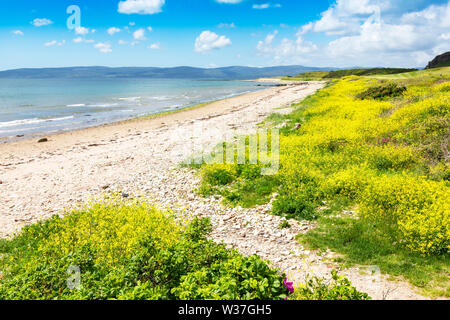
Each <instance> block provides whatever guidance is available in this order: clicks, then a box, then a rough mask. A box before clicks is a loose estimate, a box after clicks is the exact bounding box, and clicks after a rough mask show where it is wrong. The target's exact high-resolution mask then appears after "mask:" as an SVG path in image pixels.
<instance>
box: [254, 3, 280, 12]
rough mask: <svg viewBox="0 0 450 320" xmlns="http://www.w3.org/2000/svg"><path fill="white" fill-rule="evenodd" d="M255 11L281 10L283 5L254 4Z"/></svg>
mask: <svg viewBox="0 0 450 320" xmlns="http://www.w3.org/2000/svg"><path fill="white" fill-rule="evenodd" d="M252 8H253V9H257V10H263V9H269V8H281V4H270V3H262V4H254V5H253V6H252Z"/></svg>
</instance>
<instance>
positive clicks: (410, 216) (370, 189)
mask: <svg viewBox="0 0 450 320" xmlns="http://www.w3.org/2000/svg"><path fill="white" fill-rule="evenodd" d="M449 70H450V68H444V69H433V70H430V71H428V70H426V71H416V72H413V74H415V75H416V76H409V74H408V73H405V74H400V75H389V76H386V77H390V78H392V79H389V80H387V79H379V77H378V76H376V77H356V76H350V77H345V78H343V79H341V80H335V81H333V82H330V83H329V85H328V86H327V87H326V88H325V89H323V90H321V91H320V92H318V93H317V94H315V95H314V96H311V97H308V98H307V99H305V100H304V101H303V102H301V103H300V104H298V105H296V106H295V110H294V111H293V112H292V113H291V114H289V115H286V116H273V117H270V121H267V122H266V125H267V124H269V125H272V126H275V125H276V126H282V128H281V130H280V131H281V132H280V170H279V171H278V173H277V174H276V175H274V176H269V177H267V176H262V175H261V174H259V173H258V171H257V168H258V166H257V165H249V164H246V165H226V170H227V171H228V172H230V175H229V179H227V181H226V184H225V185H222V186H217V185H214V184H213V183H211V180H208V179H203V183H202V187H201V190H202V191H205V190H206V191H208V194H218V195H221V196H223V198H224V201H225V202H227V203H231V204H235V205H237V204H239V205H244V206H251V205H255V204H260V203H266V202H268V201H269V200H270V199H271V198H272V195H273V194H274V193H276V194H277V196H276V199H275V201H274V202H273V213H274V214H277V215H280V216H285V217H288V218H296V219H317V221H318V228H317V229H316V230H315V231H313V232H312V233H310V234H309V235H307V236H305V237H302V238H301V240H302V241H303V242H309V243H310V244H311V245H312V246H314V247H316V248H320V249H323V250H326V249H327V248H331V249H333V250H335V251H337V252H339V253H342V254H343V255H344V258H343V260H344V261H347V262H352V263H361V264H370V265H378V266H379V267H380V269H381V271H382V272H384V273H389V274H392V275H394V276H402V277H404V278H406V279H408V280H409V281H411V283H413V284H415V285H417V286H419V287H421V288H423V289H424V290H425V291H426V292H428V293H429V294H431V295H444V296H449V283H448V272H449V250H450V207H449V204H450V201H449V199H450V182H449V177H450V169H449V156H448V143H449V137H450V112H449V111H450V81H448V80H450V79H449V74H450V72H449ZM404 75H406V76H404ZM294 128H295V129H294ZM213 168H214V165H203V166H202V169H201V172H202V174H203V175H204V176H205V172H209V174H212V175H215V174H216V173H215V172H214V170H213ZM210 170H213V171H210ZM247 171H250V172H252V174H251V175H249V177H245V176H244V175H242V174H241V173H242V172H247ZM247 190H250V191H251V192H250V193H251V194H252V196H251V199H250V200H251V201H249V198H248V197H247V195H246V194H247ZM324 204H326V205H324ZM345 208H352V210H354V211H356V214H355V215H354V217H353V218H345V219H344V218H340V217H339V215H340V214H341V211H342V210H343V209H345ZM446 279H447V280H446Z"/></svg>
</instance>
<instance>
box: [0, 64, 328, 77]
mask: <svg viewBox="0 0 450 320" xmlns="http://www.w3.org/2000/svg"><path fill="white" fill-rule="evenodd" d="M330 70H334V69H332V68H314V67H304V66H295V65H294V66H278V67H267V68H253V67H239V66H234V67H224V68H211V69H209V68H208V69H205V68H194V67H174V68H154V67H149V68H147V67H122V68H109V67H68V68H39V69H15V70H7V71H1V72H0V78H22V79H42V78H44V79H45V78H159V79H204V80H246V79H255V78H261V77H277V76H293V75H296V74H299V73H303V72H311V71H330Z"/></svg>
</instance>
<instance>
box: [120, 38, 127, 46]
mask: <svg viewBox="0 0 450 320" xmlns="http://www.w3.org/2000/svg"><path fill="white" fill-rule="evenodd" d="M119 44H120V45H124V44H128V41H125V40H122V39H121V40H119Z"/></svg>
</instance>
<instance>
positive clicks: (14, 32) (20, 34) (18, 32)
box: [12, 30, 24, 36]
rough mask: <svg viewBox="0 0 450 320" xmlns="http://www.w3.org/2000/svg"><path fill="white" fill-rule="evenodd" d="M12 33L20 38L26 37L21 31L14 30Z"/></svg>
mask: <svg viewBox="0 0 450 320" xmlns="http://www.w3.org/2000/svg"><path fill="white" fill-rule="evenodd" d="M12 33H13V34H15V35H18V36H23V35H24V34H23V32H22V31H20V30H14V31H13V32H12Z"/></svg>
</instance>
